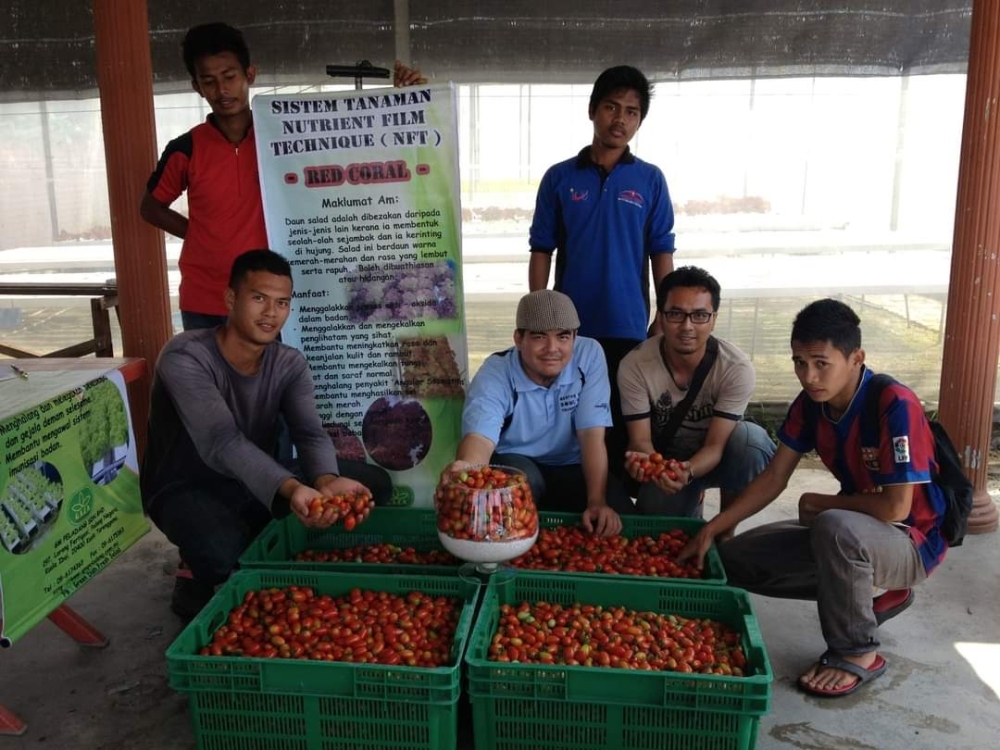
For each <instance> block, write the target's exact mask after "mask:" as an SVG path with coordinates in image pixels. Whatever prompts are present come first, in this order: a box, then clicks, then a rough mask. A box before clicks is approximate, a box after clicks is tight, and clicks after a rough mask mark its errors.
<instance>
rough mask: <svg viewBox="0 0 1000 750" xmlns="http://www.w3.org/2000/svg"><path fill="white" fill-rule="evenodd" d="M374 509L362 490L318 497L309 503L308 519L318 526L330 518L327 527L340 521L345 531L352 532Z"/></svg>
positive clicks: (365, 490) (365, 492)
mask: <svg viewBox="0 0 1000 750" xmlns="http://www.w3.org/2000/svg"><path fill="white" fill-rule="evenodd" d="M374 507H375V501H374V500H372V496H371V495H370V494H369V492H368V490H367V489H364V488H362V491H361V492H342V493H340V494H338V495H334V496H332V497H326V496H325V495H319V496H318V497H314V498H312V500H310V502H309V519H310V520H312V521H314V522H316V523H315V525H317V526H319V525H320V521H322V520H325V519H327V518H330V519H332V520H331V521H330V522H329V523H327V524H326V525H327V526H330V525H332V524H335V523H337V522H338V521H340V522H342V523H343V524H344V530H345V531H354V528H355V527H356V526H357V525H358V524H360V523H362V522H363V521H364V520H365V519H366V518H368V514H369V513H371V511H372V508H374Z"/></svg>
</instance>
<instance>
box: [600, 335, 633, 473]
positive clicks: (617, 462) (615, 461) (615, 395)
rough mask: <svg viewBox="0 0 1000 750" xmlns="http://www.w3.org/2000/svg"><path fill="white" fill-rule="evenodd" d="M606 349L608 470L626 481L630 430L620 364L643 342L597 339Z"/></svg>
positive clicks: (605, 439) (606, 443) (605, 440)
mask: <svg viewBox="0 0 1000 750" xmlns="http://www.w3.org/2000/svg"><path fill="white" fill-rule="evenodd" d="M597 342H598V343H599V344H600V345H601V348H602V349H604V359H605V360H606V361H607V363H608V380H610V381H611V427H610V428H609V429H608V430H607V431H606V432H605V433H604V444H605V445H606V446H607V449H608V472H609V473H610V474H612V475H613V476H616V477H618V478H619V479H621V480H622V481H626V480H627V478H628V475H627V474H626V473H625V451H626V450H627V449H628V430H627V429H626V427H625V418H624V417H623V416H622V397H621V393H619V391H618V365H620V364H621V361H622V360H623V359H624V358H625V355H626V354H628V353H629V352H630V351H632V350H633V349H634V348H635V347H637V346H638V345H639V344H641V343H642V340H641V339H597Z"/></svg>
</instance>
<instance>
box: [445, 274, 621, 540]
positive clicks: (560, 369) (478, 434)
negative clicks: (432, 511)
mask: <svg viewBox="0 0 1000 750" xmlns="http://www.w3.org/2000/svg"><path fill="white" fill-rule="evenodd" d="M516 326H517V327H516V330H515V331H514V346H513V347H512V348H510V349H508V350H506V351H503V352H498V353H496V354H492V355H490V356H489V357H487V358H486V361H485V362H483V365H482V367H480V368H479V371H478V372H477V373H476V376H475V377H474V378H473V380H472V383H471V385H470V386H469V393H468V397H467V398H466V401H465V411H464V412H463V414H462V441H461V443H459V446H458V451H457V455H456V460H455V461H454V462H453V463H452V464H451V465H450V466H449V467H448V468H447V469H446V472H448V473H450V472H451V471H454V470H457V469H464V468H469V467H471V466H476V465H483V464H487V463H491V464H502V465H505V466H511V467H514V468H516V469H520V470H521V471H523V472H524V473H525V474H526V475H527V478H528V482H529V483H530V485H531V491H532V495H533V496H534V499H535V503H536V505H537V506H538V508H539V509H541V510H556V511H573V512H575V511H582V513H583V525H584V527H585V528H586V529H587V530H588V531H592V532H595V533H597V534H599V535H602V536H606V535H612V534H617V533H618V532H619V531H621V519H620V518H619V516H618V514H619V513H628V512H632V508H633V505H632V501H631V499H630V498H629V497H628V494H627V493H626V492H625V489H624V486H623V485H622V484H621V483H620V481H619V480H617V479H616V478H614V477H611V478H610V479H609V476H608V454H607V450H606V448H605V446H604V431H605V429H606V428H607V427H610V426H611V410H610V407H609V404H608V401H609V396H610V385H609V382H608V369H607V363H606V361H605V358H604V352H603V351H602V349H601V347H600V345H599V344H598V343H597V342H596V341H594V340H593V339H589V338H584V337H580V336H577V334H576V331H577V328H579V327H580V318H579V316H578V315H577V311H576V308H575V307H574V305H573V302H572V301H571V300H570V298H569V297H567V296H566V295H565V294H562V293H561V292H555V291H552V290H547V289H543V290H539V291H536V292H532V293H531V294H527V295H525V296H524V297H522V298H521V301H520V302H519V303H518V306H517V321H516Z"/></svg>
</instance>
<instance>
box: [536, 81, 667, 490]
mask: <svg viewBox="0 0 1000 750" xmlns="http://www.w3.org/2000/svg"><path fill="white" fill-rule="evenodd" d="M650 94H651V87H650V85H649V81H647V80H646V77H645V76H644V75H643V74H642V73H641V72H640V71H638V70H636V69H635V68H633V67H630V66H627V65H622V66H618V67H614V68H609V69H607V70H605V71H604V72H603V73H601V75H600V76H599V77H598V79H597V81H595V83H594V88H593V91H592V93H591V95H590V108H589V114H590V120H591V121H592V122H593V123H594V138H593V141H592V143H591V144H590V145H589V146H587V147H586V148H584V149H583V150H582V151H580V153H579V154H577V155H576V156H575V157H573V158H572V159H569V160H567V161H564V162H561V163H559V164H556V165H555V166H553V167H551V168H549V170H548V171H547V172H546V173H545V176H544V177H543V178H542V182H541V184H540V185H539V187H538V197H537V199H536V202H535V215H534V219H533V221H532V224H531V234H530V244H531V260H530V263H529V266H528V285H529V288H530V289H531V290H532V291H535V290H537V289H545V288H546V287H547V286H548V283H549V271H550V268H551V262H552V254H553V252H555V254H556V268H555V282H554V287H553V288H555V289H557V290H558V291H561V292H565V293H566V294H567V295H569V297H570V298H571V299H572V300H573V302H574V303H575V304H576V309H577V310H579V311H580V318H581V322H580V334H581V335H583V336H590V337H592V338H595V339H597V341H598V342H599V343H600V345H601V347H602V348H603V349H604V354H605V357H606V361H607V366H608V374H609V376H610V378H611V409H612V418H613V421H614V428H613V429H612V431H611V433H610V434H609V437H608V451H609V458H610V460H611V468H612V471H614V472H618V470H619V468H620V465H621V464H622V463H623V458H624V455H625V447H626V444H627V442H628V441H627V436H626V433H625V427H624V421H623V420H622V417H621V405H620V400H619V397H618V387H617V376H618V363H619V362H621V360H622V358H623V357H624V356H625V355H626V354H627V353H628V352H629V351H630V350H631V349H632V348H633V347H635V346H636V345H637V344H639V343H640V342H642V341H643V340H645V338H646V329H647V327H648V325H649V267H650V265H651V266H652V270H653V281H654V283H655V284H656V287H657V288H659V285H660V281H662V280H663V277H664V276H666V275H667V274H668V273H670V272H671V271H672V270H673V266H674V264H673V255H672V253H673V252H674V235H673V227H674V211H673V207H672V205H671V203H670V194H669V192H668V191H667V181H666V179H664V177H663V173H662V172H661V171H660V170H659V169H658V168H657V167H655V166H653V165H652V164H647V163H646V162H644V161H642V160H640V159H637V158H636V157H635V156H634V155H633V154H632V152H631V151H630V150H629V146H628V144H629V141H631V140H632V137H633V136H634V135H635V134H636V132H637V131H638V130H639V126H640V125H641V124H642V121H643V120H644V119H645V117H646V114H647V113H648V112H649V99H650Z"/></svg>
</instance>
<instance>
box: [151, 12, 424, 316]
mask: <svg viewBox="0 0 1000 750" xmlns="http://www.w3.org/2000/svg"><path fill="white" fill-rule="evenodd" d="M183 56H184V65H185V67H187V70H188V73H190V74H191V87H192V88H193V89H194V90H195V91H197V92H198V94H200V95H201V96H202V97H203V98H204V99H205V101H206V102H208V104H209V106H210V107H211V108H212V114H210V115H209V116H208V119H207V120H206V121H205V122H203V123H202V124H201V125H198V126H196V127H194V128H192V129H191V130H189V131H188V132H187V133H185V134H184V135H182V136H180V137H179V138H175V139H174V140H172V141H170V143H168V144H167V147H166V149H164V151H163V154H162V155H161V156H160V161H159V163H158V164H157V165H156V171H154V172H153V174H152V176H151V177H150V178H149V182H148V183H147V185H146V194H145V195H144V196H143V198H142V203H141V205H140V207H139V213H140V215H141V216H142V218H143V219H145V220H146V221H148V222H149V223H150V224H153V225H154V226H157V227H159V228H160V229H162V230H163V231H164V232H167V233H169V234H172V235H174V236H175V237H180V238H181V239H182V240H184V245H183V247H182V248H181V258H180V263H179V265H180V271H181V288H180V308H181V321H182V323H183V325H184V330H192V329H196V328H214V327H215V326H218V325H220V324H222V323H224V322H225V320H226V304H225V301H224V298H225V291H226V284H227V282H228V279H229V269H230V268H232V265H233V261H234V260H236V258H237V257H238V256H239V255H241V254H243V253H245V252H246V251H248V250H256V249H261V248H266V247H267V246H268V242H267V231H266V229H265V226H264V206H263V202H262V200H261V195H260V180H259V178H258V174H257V145H256V142H255V141H254V133H253V118H252V115H251V111H250V86H251V85H253V82H254V80H255V79H256V77H257V68H256V66H254V65H251V64H250V49H249V47H248V46H247V43H246V41H245V40H244V38H243V34H242V33H240V31H239V30H237V29H234V28H233V27H232V26H228V25H227V24H224V23H207V24H203V25H201V26H195V27H193V28H191V29H190V30H188V32H187V34H186V35H185V37H184V44H183ZM393 72H394V76H393V85H394V86H397V87H399V86H410V85H416V84H422V83H426V82H427V79H426V78H425V77H424V76H422V75H421V73H420V71H419V70H414V69H411V68H409V67H407V66H405V65H403V64H402V63H400V62H399V61H398V60H397V61H396V66H395V69H394V71H393ZM185 190H186V191H187V194H188V216H183V215H182V214H179V213H178V212H177V211H174V210H173V209H172V208H170V206H171V204H172V203H173V202H174V201H175V200H177V198H179V197H180V195H181V193H183V192H184V191H185Z"/></svg>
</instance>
